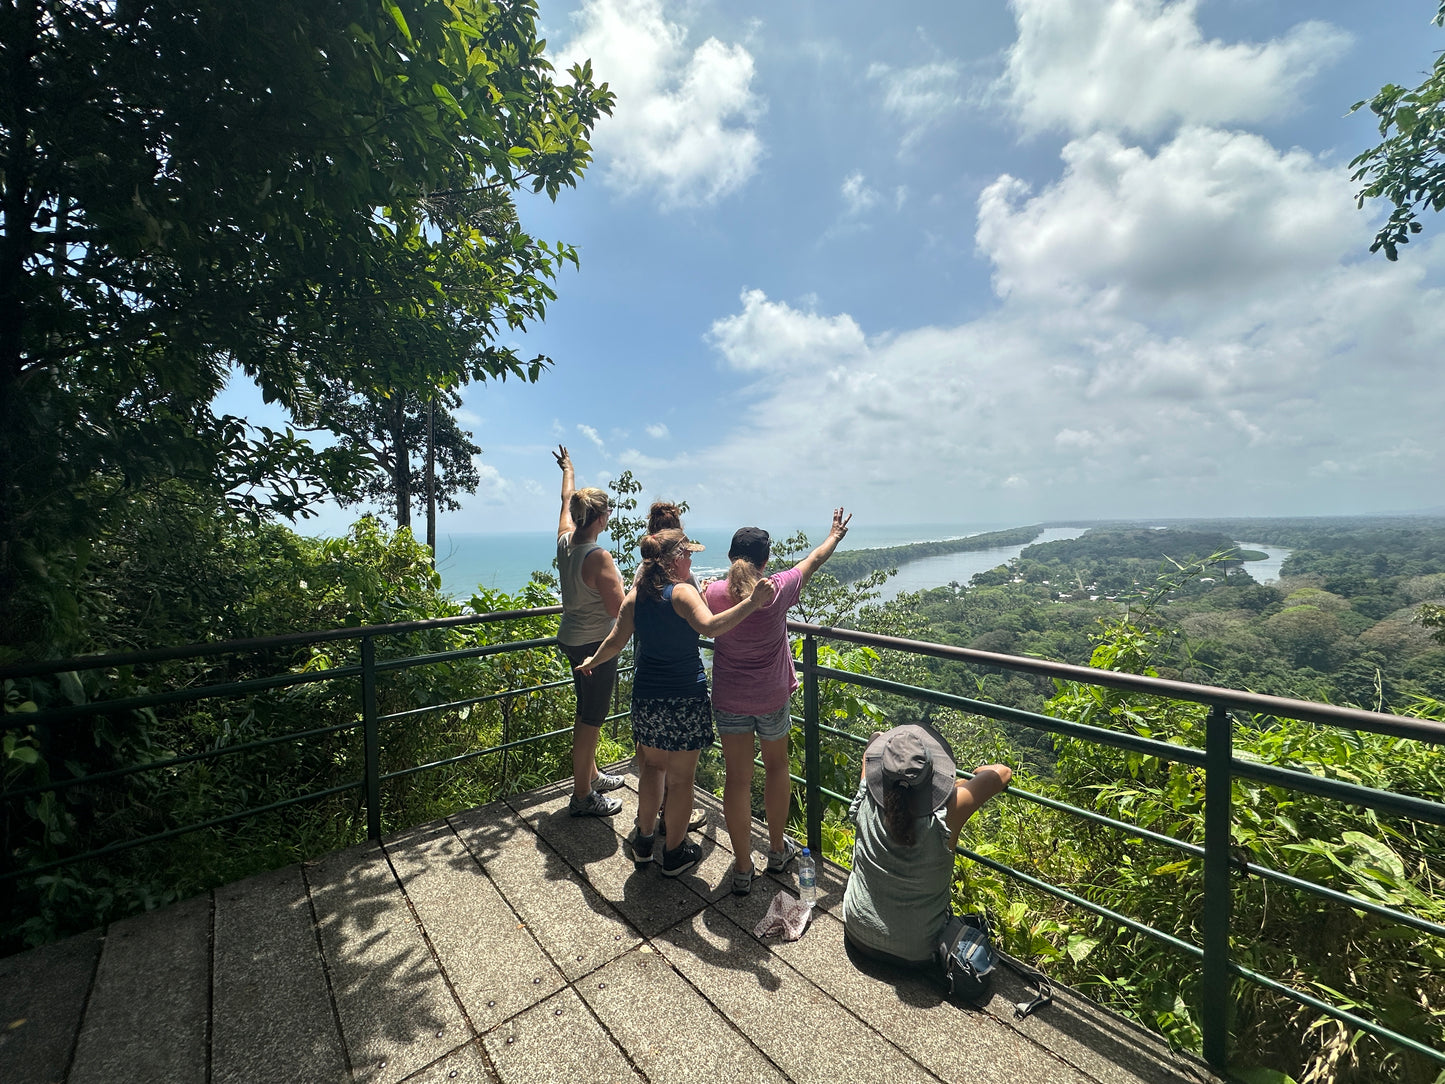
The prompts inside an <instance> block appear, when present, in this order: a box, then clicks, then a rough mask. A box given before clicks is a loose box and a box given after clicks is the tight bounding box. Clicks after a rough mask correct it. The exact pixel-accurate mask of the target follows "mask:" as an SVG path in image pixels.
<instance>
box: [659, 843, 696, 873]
mask: <svg viewBox="0 0 1445 1084" xmlns="http://www.w3.org/2000/svg"><path fill="white" fill-rule="evenodd" d="M701 858H702V848H701V847H699V846H698V845H697V844H696V843H694V842H693V841H692V840H690V839H684V840H683V841H682V846H681V847H679V848H678V849H677V850H675V851H668V850H664V851H663V852H662V875H663V876H664V877H678V876H681V875H682V874H684V873H686V872H687V871H688V870H690V869H692V867H693V866H695V865H697V864H698V861H699V860H700V859H701Z"/></svg>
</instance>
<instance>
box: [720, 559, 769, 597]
mask: <svg viewBox="0 0 1445 1084" xmlns="http://www.w3.org/2000/svg"><path fill="white" fill-rule="evenodd" d="M762 578H763V571H762V569H760V568H758V566H757V565H755V564H753V563H752V562H751V561H749V560H748V559H747V558H746V557H734V558H733V563H732V565H731V567H729V568H728V594H729V595H731V596H732V597H733V599H734V600H735V601H737V602H742V601H743V600H744V599H745V598H747V597H748V595H749V594H751V593H752V590H753V587H754V586H756V585H757V582H758V581H759V580H760V579H762Z"/></svg>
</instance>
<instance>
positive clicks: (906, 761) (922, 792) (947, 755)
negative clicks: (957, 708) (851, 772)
mask: <svg viewBox="0 0 1445 1084" xmlns="http://www.w3.org/2000/svg"><path fill="white" fill-rule="evenodd" d="M957 775H958V764H957V761H956V760H955V759H954V756H953V749H952V748H951V747H950V746H949V744H948V741H947V740H946V739H945V738H944V736H943V735H942V734H940V733H939V732H938V731H936V730H934V729H933V727H931V726H928V725H927V724H926V723H907V724H905V725H904V726H895V727H894V728H893V729H892V730H889V731H887V732H886V733H883V734H879V735H878V736H877V737H876V738H874V739H873V740H872V741H870V742H869V743H868V748H867V749H865V750H864V751H863V779H864V781H865V782H866V783H867V785H868V793H869V794H871V795H872V796H873V800H874V801H875V802H878V803H879V804H880V805H882V804H883V795H884V793H885V792H886V791H887V789H888V788H889V787H890V786H893V785H898V786H902V787H904V788H905V789H907V790H909V791H911V792H912V804H911V808H912V811H913V815H914V816H915V817H922V816H926V815H927V814H929V813H931V812H933V811H934V810H935V809H941V808H942V807H943V804H944V803H945V802H947V801H948V796H949V794H951V793H952V792H953V783H954V780H955V779H956V778H957Z"/></svg>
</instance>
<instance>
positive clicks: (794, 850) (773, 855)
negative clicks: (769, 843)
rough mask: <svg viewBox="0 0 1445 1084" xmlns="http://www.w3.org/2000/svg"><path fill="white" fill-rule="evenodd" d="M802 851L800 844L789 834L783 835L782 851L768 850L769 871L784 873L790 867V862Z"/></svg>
mask: <svg viewBox="0 0 1445 1084" xmlns="http://www.w3.org/2000/svg"><path fill="white" fill-rule="evenodd" d="M801 853H802V851H801V850H800V849H799V847H798V845H797V844H796V843H794V842H793V841H792V840H791V839H789V838H788V837H787V836H784V837H783V849H782V850H781V851H769V852H768V872H769V873H782V872H783V870H785V869H787V868H788V863H789V862H791V861H792V860H793V859H795V858H797V857H798V855H800V854H801Z"/></svg>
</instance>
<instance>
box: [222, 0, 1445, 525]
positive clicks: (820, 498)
mask: <svg viewBox="0 0 1445 1084" xmlns="http://www.w3.org/2000/svg"><path fill="white" fill-rule="evenodd" d="M1437 6H1438V5H1437V2H1436V0H1390V2H1389V3H1380V4H1361V3H1359V2H1358V0H1352V2H1350V3H1340V2H1335V0H1310V2H1308V3H1306V2H1303V0H1290V2H1286V0H1192V2H1191V0H1175V2H1172V3H1171V2H1165V0H1010V2H1005V0H942V2H932V0H918V2H913V3H909V4H906V5H898V6H895V7H887V8H885V7H884V6H880V5H879V4H877V3H876V2H867V3H860V2H856V0H767V2H766V3H759V2H754V0H683V2H663V0H581V2H580V3H579V2H575V0H573V2H566V0H558V2H549V0H542V3H541V8H540V11H541V18H542V22H543V24H544V32H545V36H546V37H547V39H548V48H549V52H550V53H551V55H552V57H553V58H554V61H555V62H556V63H557V64H558V67H559V68H561V67H564V66H566V65H569V64H570V63H572V62H573V61H574V60H577V59H581V58H584V57H590V58H591V60H592V65H593V69H594V71H595V73H596V76H597V78H598V79H599V80H605V81H606V82H607V83H608V84H609V85H610V86H611V88H612V89H613V90H614V91H615V92H616V94H617V106H616V110H615V113H614V115H613V116H612V117H611V118H605V119H604V120H603V122H602V123H601V124H600V125H599V126H598V128H597V130H596V133H595V136H594V141H593V142H594V148H595V160H594V162H593V165H592V167H591V168H590V170H589V171H588V173H587V175H586V176H585V178H584V179H583V180H582V182H581V184H580V186H579V188H578V189H576V190H572V191H564V192H563V193H562V194H561V195H560V196H559V197H558V199H557V201H556V202H555V203H551V202H549V201H547V200H546V199H545V197H532V196H523V197H519V211H520V213H521V216H522V220H523V223H524V225H525V226H526V227H527V228H528V229H529V230H531V231H532V232H533V233H534V234H535V235H537V236H539V237H542V238H546V239H548V240H561V241H566V242H568V243H570V244H573V245H575V246H576V247H577V249H578V253H579V256H580V261H581V267H580V270H574V269H572V268H570V267H569V268H568V269H567V270H565V271H564V272H563V273H562V274H561V275H560V276H559V278H558V280H557V283H556V288H557V291H558V295H559V296H558V299H557V300H556V301H555V302H554V303H553V304H552V306H551V307H550V309H549V311H548V314H547V318H546V321H545V323H542V324H539V325H537V326H535V327H534V328H532V329H529V330H528V331H527V332H526V333H525V334H524V335H519V336H516V337H515V338H514V339H512V340H509V341H510V342H513V343H514V344H515V345H517V346H518V347H519V348H520V349H521V350H523V351H525V352H526V354H527V355H528V356H530V355H531V354H534V353H543V354H546V355H548V356H549V357H551V358H552V359H553V361H554V363H555V364H554V366H553V368H552V369H551V370H550V371H549V372H547V373H546V374H545V375H544V376H543V377H542V379H541V380H540V381H539V382H538V383H536V384H535V385H528V384H525V383H521V382H515V381H509V382H506V383H489V384H478V385H473V386H471V387H469V388H467V389H466V391H465V393H464V407H463V410H462V412H461V415H460V417H461V419H462V421H463V424H464V426H465V427H467V428H469V429H470V430H471V431H472V433H473V437H474V439H475V441H476V442H477V443H478V444H479V445H481V447H482V449H483V452H482V454H481V456H480V457H478V467H479V470H480V472H481V477H482V484H481V486H480V488H479V489H478V491H477V493H476V494H475V495H472V496H469V497H465V498H464V503H463V508H462V510H461V511H458V512H453V513H447V514H445V515H444V516H443V517H442V519H441V524H440V526H441V530H442V531H443V532H448V533H455V532H470V531H513V530H546V529H549V528H551V527H552V525H553V524H554V523H555V522H556V514H557V494H558V483H559V480H560V475H559V472H558V470H557V467H556V465H555V463H554V461H553V459H552V457H551V455H550V454H549V450H550V449H552V448H554V447H556V445H557V444H558V443H563V444H566V445H567V446H568V447H569V448H570V450H571V452H572V456H573V459H574V460H575V462H576V464H577V468H578V480H579V482H578V484H579V485H583V484H589V485H605V483H606V481H607V479H609V478H612V477H616V476H617V475H619V474H620V473H621V472H622V471H624V470H631V471H633V472H634V474H635V475H636V476H637V477H638V478H639V479H640V480H641V481H642V482H643V483H644V486H645V491H644V497H645V498H647V499H651V498H652V497H656V496H662V497H667V498H669V499H673V500H686V501H687V502H688V503H689V505H690V507H691V512H690V516H689V523H695V524H698V525H705V526H715V527H723V526H733V525H737V524H740V523H763V524H767V525H769V526H770V527H772V528H773V529H774V533H777V532H778V531H791V530H794V529H796V528H798V527H803V528H807V529H810V533H816V534H817V535H819V536H821V535H822V534H823V533H824V532H825V531H826V528H827V524H828V518H829V513H830V511H831V509H832V508H833V507H835V506H837V505H844V506H846V507H847V508H848V509H849V510H850V511H854V512H855V513H856V516H857V517H858V521H859V522H871V523H874V524H907V523H989V524H996V523H1019V524H1023V523H1034V522H1040V521H1046V520H1052V521H1063V520H1069V519H1079V518H1088V519H1100V518H1144V519H1148V518H1166V517H1169V518H1172V517H1189V516H1209V517H1214V516H1275V515H1327V514H1371V513H1391V512H1410V511H1423V510H1434V511H1439V510H1440V509H1441V507H1442V504H1445V499H1442V497H1441V486H1440V484H1439V482H1438V480H1437V479H1438V477H1439V475H1440V472H1441V467H1442V463H1445V425H1442V407H1445V364H1442V354H1445V351H1442V347H1441V343H1442V342H1445V304H1442V301H1445V293H1442V290H1445V274H1442V272H1445V220H1442V219H1441V218H1440V217H1439V216H1434V215H1429V216H1427V218H1426V220H1425V226H1426V232H1425V233H1424V234H1422V235H1420V237H1419V238H1418V239H1417V240H1416V241H1415V242H1413V243H1411V244H1410V245H1409V246H1407V247H1406V248H1405V249H1403V250H1402V254H1401V258H1400V260H1399V262H1397V263H1389V262H1387V261H1386V260H1385V259H1384V258H1383V256H1381V255H1378V254H1376V255H1371V254H1370V253H1369V246H1370V242H1371V240H1372V238H1373V236H1374V232H1375V230H1376V229H1377V228H1378V225H1379V222H1380V221H1381V220H1382V218H1383V217H1384V213H1385V212H1384V209H1383V208H1379V207H1372V206H1367V207H1366V208H1365V209H1364V210H1360V209H1357V207H1356V203H1355V196H1354V193H1355V191H1356V189H1357V188H1358V187H1359V186H1358V185H1357V184H1354V183H1352V182H1351V181H1350V179H1349V175H1350V170H1349V167H1348V163H1349V161H1350V159H1351V158H1352V157H1354V156H1355V155H1356V154H1358V153H1359V152H1360V151H1361V150H1363V149H1365V148H1366V147H1368V146H1371V145H1372V144H1373V143H1375V142H1377V141H1378V133H1377V132H1376V129H1375V127H1374V124H1373V123H1372V121H1373V118H1372V117H1371V116H1370V114H1369V112H1368V110H1367V109H1366V110H1362V111H1361V112H1360V113H1357V114H1355V115H1349V109H1350V106H1351V105H1352V104H1353V103H1355V102H1356V101H1359V100H1361V99H1365V98H1368V97H1370V96H1371V95H1372V94H1373V93H1374V92H1375V90H1376V89H1378V88H1379V87H1380V86H1381V85H1382V84H1384V83H1388V82H1397V83H1403V84H1406V85H1410V86H1413V85H1415V84H1416V83H1418V82H1420V80H1421V79H1422V78H1423V76H1424V73H1425V72H1426V71H1427V69H1428V68H1429V66H1430V64H1431V63H1432V62H1433V60H1434V57H1435V55H1436V52H1437V51H1438V50H1440V49H1445V30H1439V29H1436V28H1435V27H1433V26H1432V25H1431V24H1430V19H1431V17H1432V16H1433V15H1434V14H1435V10H1436V8H1437ZM885 11H886V12H887V14H886V15H885ZM246 401H247V392H246V391H245V390H244V389H241V388H234V389H232V390H230V391H228V393H227V396H226V399H225V400H224V401H223V402H222V404H220V406H221V408H222V409H236V407H237V404H242V405H244V404H245V403H246ZM242 412H245V413H250V414H251V415H252V416H253V418H256V419H257V420H260V418H261V414H260V411H259V410H258V409H256V408H254V407H253V408H250V409H243V410H242ZM355 514H356V510H355V509H349V510H337V509H328V510H324V511H323V514H322V515H321V516H320V517H319V518H318V519H316V520H312V521H310V525H309V526H307V527H306V528H304V529H305V530H306V531H307V533H336V532H339V531H341V530H344V529H345V526H346V525H347V524H348V523H349V522H350V521H351V520H352V519H353V518H354V516H355Z"/></svg>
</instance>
